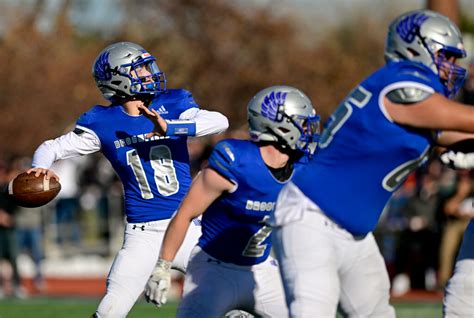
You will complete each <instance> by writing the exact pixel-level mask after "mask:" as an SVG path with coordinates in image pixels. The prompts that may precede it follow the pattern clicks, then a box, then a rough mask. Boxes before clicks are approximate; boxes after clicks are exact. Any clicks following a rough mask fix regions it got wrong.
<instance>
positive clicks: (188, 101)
mask: <svg viewBox="0 0 474 318" xmlns="http://www.w3.org/2000/svg"><path fill="white" fill-rule="evenodd" d="M179 93H180V95H181V96H180V103H179V104H180V105H179V107H180V111H181V113H182V112H184V111H186V110H188V109H191V108H199V105H198V104H197V103H196V101H195V100H194V97H193V95H192V94H191V92H189V91H187V90H185V89H181V90H180V92H179Z"/></svg>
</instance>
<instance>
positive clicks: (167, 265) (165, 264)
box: [156, 258, 171, 271]
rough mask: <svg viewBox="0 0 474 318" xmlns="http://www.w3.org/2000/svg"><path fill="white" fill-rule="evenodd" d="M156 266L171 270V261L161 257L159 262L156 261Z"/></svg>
mask: <svg viewBox="0 0 474 318" xmlns="http://www.w3.org/2000/svg"><path fill="white" fill-rule="evenodd" d="M156 267H159V268H161V269H163V270H165V271H169V270H171V262H170V261H167V260H165V259H162V258H160V259H158V262H157V263H156Z"/></svg>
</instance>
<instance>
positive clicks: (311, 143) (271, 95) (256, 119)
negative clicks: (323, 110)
mask: <svg viewBox="0 0 474 318" xmlns="http://www.w3.org/2000/svg"><path fill="white" fill-rule="evenodd" d="M247 119H248V123H249V132H250V136H251V138H252V140H254V141H270V142H275V143H278V144H279V145H280V146H282V147H283V148H290V149H292V150H300V151H303V152H305V153H307V154H312V153H314V151H315V149H316V146H317V142H318V140H319V130H320V128H319V116H318V115H316V111H315V110H314V108H313V105H312V104H311V101H310V99H309V98H308V97H307V96H306V95H305V94H304V93H303V92H301V91H300V90H298V89H296V88H294V87H290V86H272V87H268V88H265V89H263V90H261V91H260V92H258V93H257V94H256V95H255V96H254V97H253V98H252V99H251V100H250V102H249V104H248V107H247Z"/></svg>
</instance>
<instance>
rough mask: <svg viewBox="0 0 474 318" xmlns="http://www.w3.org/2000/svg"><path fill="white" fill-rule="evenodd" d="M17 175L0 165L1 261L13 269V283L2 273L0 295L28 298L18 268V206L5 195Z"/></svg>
mask: <svg viewBox="0 0 474 318" xmlns="http://www.w3.org/2000/svg"><path fill="white" fill-rule="evenodd" d="M16 175H17V173H16V171H15V170H12V169H10V168H9V167H8V166H7V165H6V164H5V163H3V162H2V163H0V189H2V191H0V260H6V261H7V262H8V264H9V265H10V267H11V270H12V277H11V281H10V279H9V278H8V277H6V275H4V274H5V271H1V272H0V273H2V274H3V275H2V276H3V277H0V278H1V279H2V289H3V290H2V289H0V293H1V294H2V296H3V295H4V294H7V293H8V294H10V295H12V296H13V297H17V298H21V299H23V298H26V293H25V292H24V290H23V288H22V287H21V279H20V273H19V271H18V266H17V256H18V249H17V241H16V237H15V222H14V218H13V213H14V212H15V209H16V205H15V204H14V203H13V202H12V201H11V200H10V199H9V197H8V196H7V195H6V194H5V192H4V190H3V189H5V188H6V187H7V185H8V182H9V181H10V180H11V179H13V178H14V177H15V176H16ZM7 282H8V283H10V282H11V284H7Z"/></svg>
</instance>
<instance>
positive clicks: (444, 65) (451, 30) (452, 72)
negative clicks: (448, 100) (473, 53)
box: [385, 10, 466, 97]
mask: <svg viewBox="0 0 474 318" xmlns="http://www.w3.org/2000/svg"><path fill="white" fill-rule="evenodd" d="M465 56H466V51H465V49H464V45H463V41H462V35H461V32H460V31H459V29H458V27H457V26H456V25H455V24H454V23H453V22H451V21H450V20H449V19H448V18H447V17H445V16H444V15H442V14H439V13H437V12H434V11H430V10H416V11H411V12H408V13H405V14H403V15H401V16H399V17H398V18H396V19H395V20H394V21H393V22H392V23H391V24H390V26H389V29H388V34H387V40H386V44H385V60H386V61H400V60H410V61H414V62H419V63H422V64H424V65H426V66H428V67H429V68H430V69H431V70H432V71H433V72H434V73H435V74H438V75H439V76H440V80H441V82H442V83H443V85H444V86H445V93H446V96H449V97H453V96H454V95H455V94H456V93H457V91H458V90H459V89H460V88H461V87H462V85H463V83H464V80H465V78H466V70H465V69H464V68H462V67H461V66H459V65H457V64H455V63H452V62H450V61H448V60H449V58H450V57H455V58H463V57H465Z"/></svg>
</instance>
